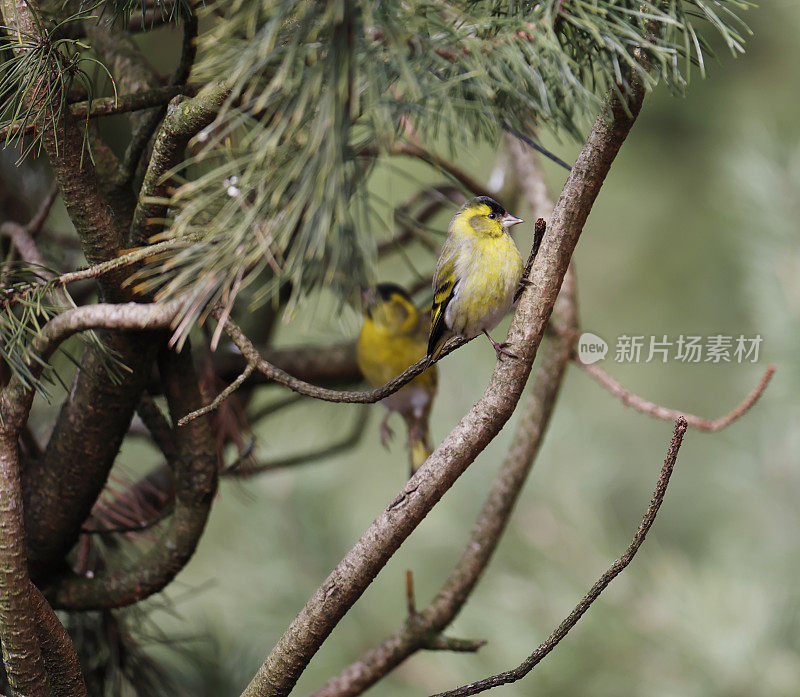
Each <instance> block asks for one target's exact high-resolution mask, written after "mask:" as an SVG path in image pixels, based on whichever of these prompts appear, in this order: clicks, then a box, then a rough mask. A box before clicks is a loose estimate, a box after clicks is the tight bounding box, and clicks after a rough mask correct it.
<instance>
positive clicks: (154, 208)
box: [129, 85, 229, 245]
mask: <svg viewBox="0 0 800 697" xmlns="http://www.w3.org/2000/svg"><path fill="white" fill-rule="evenodd" d="M228 94H229V90H228V88H227V87H225V86H224V85H213V86H211V87H208V88H205V89H204V90H202V91H201V92H200V93H199V94H198V95H197V96H196V97H193V98H191V99H182V98H180V97H176V98H175V99H173V100H172V101H171V102H170V106H169V108H168V109H167V115H166V117H165V118H164V121H163V122H162V124H161V128H160V129H159V131H158V135H157V136H156V140H155V143H154V144H153V154H152V155H151V157H150V161H149V163H148V166H147V172H146V173H145V176H144V181H143V182H142V188H141V191H140V192H139V202H138V204H137V206H136V210H135V212H134V215H133V222H132V224H131V230H130V234H129V240H130V244H134V245H136V244H142V243H143V242H144V241H145V240H147V239H148V238H149V237H150V236H151V235H153V234H154V233H155V231H156V228H157V227H158V225H157V223H155V221H158V220H161V219H163V218H164V215H165V213H166V204H164V203H154V201H163V200H166V198H167V192H166V183H165V182H164V181H163V177H164V175H165V174H166V173H167V172H169V171H170V170H171V169H172V168H173V167H176V166H177V165H179V164H180V162H181V160H182V159H183V154H184V151H185V149H186V145H187V144H188V143H189V140H190V139H191V138H192V136H194V135H196V134H197V133H198V132H199V131H200V130H202V129H203V128H204V127H205V126H208V125H209V124H210V123H211V122H212V121H213V120H214V118H215V117H216V115H217V113H218V111H219V108H220V107H221V106H222V105H223V104H224V102H225V100H226V99H227V98H228Z"/></svg>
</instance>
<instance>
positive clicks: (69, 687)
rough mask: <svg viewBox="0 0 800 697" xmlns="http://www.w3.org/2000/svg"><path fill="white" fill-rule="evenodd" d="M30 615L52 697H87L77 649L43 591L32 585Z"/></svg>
mask: <svg viewBox="0 0 800 697" xmlns="http://www.w3.org/2000/svg"><path fill="white" fill-rule="evenodd" d="M30 594H31V595H30V598H31V601H30V602H31V613H32V614H33V616H34V618H35V620H36V633H37V636H38V637H39V646H40V647H41V650H42V659H43V660H44V668H45V671H46V673H47V680H48V683H49V685H50V694H51V697H86V683H85V682H84V679H83V673H81V665H80V662H79V661H78V655H77V653H75V646H74V645H73V644H72V639H70V636H69V634H68V633H67V630H66V629H64V626H63V625H62V624H61V622H60V621H59V619H58V617H57V616H56V613H55V612H53V608H51V607H50V605H49V603H48V602H47V601H46V600H45V598H44V596H43V595H42V593H41V591H40V590H39V589H38V588H37V587H36V586H34V585H33V584H31V589H30Z"/></svg>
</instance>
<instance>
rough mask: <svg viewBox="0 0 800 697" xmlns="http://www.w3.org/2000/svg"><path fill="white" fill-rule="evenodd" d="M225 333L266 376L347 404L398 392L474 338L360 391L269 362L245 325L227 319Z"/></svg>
mask: <svg viewBox="0 0 800 697" xmlns="http://www.w3.org/2000/svg"><path fill="white" fill-rule="evenodd" d="M221 313H222V310H221V309H219V308H217V309H215V310H214V311H212V313H211V314H212V315H213V316H214V317H215V318H217V319H219V317H220V316H221ZM225 333H226V334H227V335H228V336H229V337H230V339H231V341H233V343H234V344H235V345H236V347H237V348H238V349H239V350H240V351H241V353H242V355H243V356H244V357H245V360H246V361H247V362H248V363H249V364H252V365H254V366H255V368H256V369H257V370H258V371H259V372H260V373H262V374H263V375H264V376H265V377H267V378H269V379H270V380H272V381H273V382H277V383H278V384H280V385H284V386H286V387H288V388H289V389H290V390H292V391H294V392H297V393H298V394H302V395H305V396H307V397H313V398H314V399H320V400H322V401H324V402H342V403H345V404H374V403H375V402H379V401H380V400H382V399H385V398H386V397H388V396H389V395H390V394H394V393H395V392H397V390H399V389H400V388H401V387H403V385H406V384H408V383H409V382H411V381H412V380H413V379H414V378H415V377H417V375H419V374H420V373H422V372H423V371H425V370H426V369H427V368H429V367H430V366H431V365H433V363H434V362H436V361H438V360H441V359H442V358H444V357H445V356H447V355H448V354H450V353H452V352H453V351H455V350H456V349H457V348H460V347H461V346H463V345H464V344H466V343H468V342H469V341H471V339H464V338H463V337H454V338H452V339H450V340H449V341H448V342H447V343H446V344H445V345H444V348H443V349H442V352H441V353H440V354H439V356H438V358H436V359H435V360H433V361H432V360H431V359H430V358H428V357H427V356H425V357H424V358H420V359H419V360H418V361H417V362H416V363H414V364H413V365H412V366H410V367H409V368H407V369H406V370H405V372H403V373H401V374H400V375H398V376H397V377H396V378H394V379H393V380H390V381H389V382H387V383H386V384H385V385H383V387H377V388H375V389H374V390H368V391H366V392H357V391H354V390H331V389H328V388H325V387H318V386H317V385H312V384H310V383H308V382H305V381H304V380H299V379H298V378H295V377H292V376H291V375H289V374H288V373H286V372H284V371H283V370H281V369H280V368H278V367H277V366H274V365H273V364H272V363H269V362H268V361H266V360H265V359H264V358H262V357H261V354H260V353H259V352H258V350H257V349H256V347H255V346H254V345H253V342H252V341H250V339H248V338H247V337H246V336H245V334H244V332H243V331H242V330H241V328H240V327H239V326H238V325H237V324H236V323H235V322H234V321H233V320H231V319H228V320H226V322H225Z"/></svg>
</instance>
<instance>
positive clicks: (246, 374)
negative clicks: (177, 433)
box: [178, 363, 256, 426]
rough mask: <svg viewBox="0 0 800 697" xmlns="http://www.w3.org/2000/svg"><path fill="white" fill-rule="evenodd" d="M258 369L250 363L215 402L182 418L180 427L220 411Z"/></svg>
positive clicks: (179, 422)
mask: <svg viewBox="0 0 800 697" xmlns="http://www.w3.org/2000/svg"><path fill="white" fill-rule="evenodd" d="M255 369H256V366H255V364H254V363H248V364H247V365H246V366H245V368H244V370H243V371H242V372H241V374H240V375H239V377H238V378H236V379H235V380H234V381H233V382H232V383H231V384H230V385H228V386H227V387H226V388H225V389H224V390H222V392H220V393H219V394H218V395H217V396H216V397H215V398H214V401H213V402H211V403H210V404H206V405H205V406H204V407H200V408H199V409H195V410H194V411H193V412H190V413H188V414H187V415H186V416H183V417H181V420H180V421H178V426H185V425H186V424H188V423H189V422H190V421H194V420H195V419H196V418H198V417H200V416H205V415H206V414H208V413H210V412H212V411H214V410H215V409H218V408H219V406H220V405H221V404H222V403H223V402H224V401H225V400H226V399H228V397H230V396H231V395H232V394H233V393H234V392H236V390H238V389H239V388H240V387H241V386H242V385H243V384H244V381H245V380H247V378H249V377H250V373H252V372H253V371H254V370H255Z"/></svg>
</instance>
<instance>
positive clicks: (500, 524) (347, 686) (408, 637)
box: [311, 273, 577, 697]
mask: <svg viewBox="0 0 800 697" xmlns="http://www.w3.org/2000/svg"><path fill="white" fill-rule="evenodd" d="M575 285H576V283H575V279H574V278H573V276H572V274H571V273H570V274H568V275H567V278H566V279H565V280H564V284H563V286H562V288H561V293H560V294H559V297H558V301H557V302H556V307H555V309H554V316H558V317H559V319H560V321H561V322H562V323H564V324H565V325H568V326H577V307H576V304H575ZM573 345H574V338H572V337H571V336H570V335H569V334H568V333H566V332H563V333H560V334H558V335H557V336H556V337H555V339H554V340H553V341H552V342H549V343H546V344H545V345H544V346H543V348H542V352H541V362H540V363H539V364H538V367H537V370H536V373H535V378H534V383H533V387H532V389H531V394H530V396H529V397H528V398H527V400H526V402H525V405H524V407H523V408H522V412H521V415H520V420H519V424H518V426H517V430H516V431H515V433H514V438H513V440H512V443H511V447H510V448H509V451H508V454H507V455H506V458H505V460H504V462H503V465H502V467H501V468H500V471H499V472H498V474H497V476H496V478H495V480H494V482H493V484H492V488H491V491H490V493H489V496H488V497H487V499H486V502H485V503H484V505H483V508H482V509H481V512H480V514H479V516H478V519H477V520H476V522H475V525H474V526H473V529H472V533H471V534H470V538H469V541H468V542H467V544H466V545H465V547H464V551H463V552H462V553H461V558H460V559H459V560H458V563H457V564H456V566H455V567H454V568H453V570H452V571H451V572H450V575H449V576H448V577H447V579H446V580H445V582H444V583H443V585H442V588H441V590H440V591H439V592H438V593H437V595H436V598H435V599H434V600H433V601H432V602H431V603H430V605H428V606H427V607H426V608H425V609H423V610H422V611H420V612H417V611H416V609H414V612H413V613H412V612H411V609H412V608H413V600H409V621H407V622H406V623H405V624H404V625H403V626H402V627H400V629H398V630H397V631H396V632H394V634H392V635H391V636H389V637H387V638H386V639H385V640H384V641H382V642H381V643H380V644H379V645H378V646H376V647H375V648H372V649H370V650H369V651H367V653H365V654H364V656H362V657H361V658H360V659H359V660H358V661H355V662H354V663H352V664H351V665H350V666H348V667H347V668H345V669H344V670H343V671H342V672H341V673H340V674H339V675H338V676H336V677H335V678H333V679H331V680H330V681H329V682H328V683H327V684H325V685H324V686H323V687H321V688H320V689H319V690H317V691H316V692H314V693H313V694H312V696H311V697H355V696H356V695H359V694H361V693H362V692H364V690H366V689H367V688H369V687H370V686H371V685H374V684H375V683H376V682H377V681H378V680H380V679H381V678H383V677H384V676H385V675H386V674H388V673H389V672H390V671H391V670H393V669H394V668H396V667H397V666H398V665H399V664H400V663H402V662H403V661H404V660H405V659H406V658H408V657H409V656H411V655H412V654H414V653H415V652H416V651H418V650H420V649H429V648H430V644H431V641H432V640H435V639H436V638H439V637H442V634H441V632H442V631H443V630H444V629H445V628H446V627H447V626H448V625H449V624H450V623H451V622H452V621H453V620H454V619H455V617H456V616H457V615H458V613H459V612H460V611H461V609H462V608H463V606H464V604H465V603H466V601H467V599H468V598H469V596H470V594H471V593H472V591H473V590H474V588H475V586H476V585H477V583H478V581H479V580H480V578H481V576H482V574H483V571H484V569H485V568H486V567H487V565H488V564H489V561H490V560H491V558H492V555H493V553H494V550H495V549H496V548H497V544H498V543H499V541H500V538H501V536H502V534H503V532H504V531H505V528H506V525H507V524H508V521H509V520H510V518H511V514H512V512H513V510H514V505H515V503H516V501H517V499H518V497H519V494H520V492H521V491H522V487H523V485H524V484H525V481H526V479H527V476H528V473H529V472H530V470H531V468H532V466H533V463H534V460H535V458H536V455H537V454H538V452H539V449H540V447H541V444H542V441H543V439H544V434H545V431H546V429H547V425H548V423H549V421H550V415H551V414H552V412H553V409H554V407H555V402H556V398H557V396H558V393H559V390H560V387H561V383H562V380H563V377H564V374H565V372H566V368H567V364H568V363H569V357H570V355H571V354H572V348H573ZM409 573H410V572H409ZM407 594H408V595H409V597H410V598H413V587H412V589H411V590H410V591H409V592H408V593H407Z"/></svg>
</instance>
